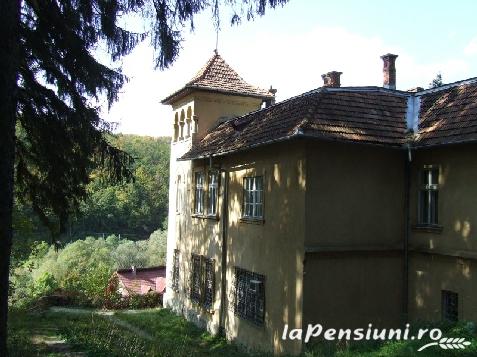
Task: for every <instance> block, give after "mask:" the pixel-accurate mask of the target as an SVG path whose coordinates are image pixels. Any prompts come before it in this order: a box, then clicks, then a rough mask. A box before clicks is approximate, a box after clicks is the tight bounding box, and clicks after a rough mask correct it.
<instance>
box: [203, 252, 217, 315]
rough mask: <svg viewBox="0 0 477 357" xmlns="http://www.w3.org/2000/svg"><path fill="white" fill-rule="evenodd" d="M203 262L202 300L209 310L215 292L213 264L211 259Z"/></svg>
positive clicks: (205, 259)
mask: <svg viewBox="0 0 477 357" xmlns="http://www.w3.org/2000/svg"><path fill="white" fill-rule="evenodd" d="M203 262H204V299H203V305H204V307H205V308H207V309H211V308H212V305H213V303H214V292H215V262H214V260H213V259H210V258H205V257H204V259H203Z"/></svg>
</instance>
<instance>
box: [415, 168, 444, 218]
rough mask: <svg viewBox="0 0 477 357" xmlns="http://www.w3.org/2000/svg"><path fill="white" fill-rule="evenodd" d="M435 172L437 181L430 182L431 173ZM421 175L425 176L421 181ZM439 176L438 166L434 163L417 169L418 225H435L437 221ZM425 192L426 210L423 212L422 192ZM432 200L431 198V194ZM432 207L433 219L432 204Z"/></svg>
mask: <svg viewBox="0 0 477 357" xmlns="http://www.w3.org/2000/svg"><path fill="white" fill-rule="evenodd" d="M433 172H437V182H436V183H433V182H432V173H433ZM423 175H427V176H426V181H425V182H424V183H423V182H422V178H423ZM439 176H440V168H439V166H436V165H425V166H424V167H423V168H422V170H420V171H419V180H418V183H419V193H418V222H419V224H420V225H427V226H433V225H434V226H435V225H438V222H439ZM423 193H424V194H425V197H426V199H427V208H428V209H427V212H425V215H424V214H423V209H424V208H423V201H422V196H423V195H422V194H423ZM433 195H434V196H435V197H434V200H433V199H432V196H433ZM433 205H434V206H435V207H434V212H435V219H433V217H432V206H433Z"/></svg>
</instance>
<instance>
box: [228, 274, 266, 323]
mask: <svg viewBox="0 0 477 357" xmlns="http://www.w3.org/2000/svg"><path fill="white" fill-rule="evenodd" d="M234 289H235V291H234V299H235V301H234V313H235V315H237V316H240V317H241V318H243V319H246V320H249V321H251V322H253V323H254V324H256V325H258V326H262V325H263V323H264V321H265V276H263V275H261V274H257V273H252V272H250V271H247V270H245V269H241V268H238V267H235V286H234Z"/></svg>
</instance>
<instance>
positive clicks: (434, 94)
mask: <svg viewBox="0 0 477 357" xmlns="http://www.w3.org/2000/svg"><path fill="white" fill-rule="evenodd" d="M470 141H477V83H476V82H475V81H474V82H467V83H464V84H462V85H457V86H450V87H447V88H444V89H443V90H437V91H429V93H425V94H423V95H422V96H421V108H420V115H419V130H418V135H417V140H416V145H417V146H430V145H442V144H452V143H462V142H470Z"/></svg>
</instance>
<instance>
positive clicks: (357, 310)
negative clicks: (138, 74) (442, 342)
mask: <svg viewBox="0 0 477 357" xmlns="http://www.w3.org/2000/svg"><path fill="white" fill-rule="evenodd" d="M396 57H397V56H396V55H392V54H387V55H384V56H382V59H383V63H384V65H383V74H384V79H383V86H382V87H373V86H364V87H341V86H340V75H341V73H340V72H336V71H333V72H328V73H326V74H324V75H323V76H322V78H323V80H324V83H323V85H321V86H320V87H319V88H317V89H314V90H311V91H309V92H306V93H303V94H301V95H298V96H296V97H293V98H290V99H288V100H284V101H282V102H279V103H275V100H274V94H275V90H274V89H270V90H268V91H267V90H262V89H259V88H256V87H253V86H251V85H249V84H248V83H246V82H245V81H244V80H243V79H242V78H241V77H240V76H239V75H238V74H237V73H236V72H235V71H234V70H233V69H232V68H231V67H230V66H229V65H228V64H227V63H226V62H225V61H224V60H223V58H222V57H221V56H220V55H219V54H218V53H214V55H213V56H212V58H210V60H209V61H208V62H207V64H206V65H205V66H204V67H203V68H202V69H201V70H200V71H199V72H198V74H197V75H196V76H195V77H194V78H192V80H191V81H190V82H188V83H187V84H186V85H185V86H184V87H183V88H181V89H180V90H178V91H176V92H174V93H173V94H172V95H170V96H168V97H167V98H165V99H164V100H163V101H162V103H164V104H169V105H171V106H172V108H173V111H174V115H173V118H171V119H170V123H171V125H173V127H174V136H173V138H172V145H171V164H170V192H169V200H170V201H169V210H170V211H169V222H168V224H169V225H168V226H169V233H168V242H167V247H168V248H167V249H168V252H167V281H168V288H167V291H166V294H165V297H164V300H165V305H166V306H168V307H170V308H172V309H174V310H175V311H177V312H178V313H180V314H183V315H184V316H186V317H187V318H188V319H189V320H191V321H194V322H195V323H197V324H198V325H201V326H204V327H206V328H207V329H208V330H209V331H211V332H214V333H216V332H218V331H223V332H224V333H225V334H226V336H227V338H228V339H230V340H235V341H236V342H238V343H240V344H243V345H245V346H247V347H250V348H252V349H260V350H268V351H273V352H274V353H276V354H280V353H291V354H298V353H299V352H300V351H301V348H302V344H301V341H298V340H292V341H291V340H282V338H281V336H282V331H283V329H284V326H285V325H288V327H289V329H292V328H302V327H306V326H307V324H309V323H313V324H317V323H320V324H322V325H323V326H325V327H336V328H352V327H366V326H368V323H372V324H373V325H374V326H381V327H395V328H396V327H400V326H402V324H404V323H405V322H407V321H414V320H418V319H424V320H440V319H442V318H445V319H451V320H456V319H459V320H477V308H476V306H477V261H476V259H477V238H476V234H477V183H476V182H477V180H476V178H477V155H476V154H477V150H476V149H477V146H476V140H477V78H472V79H468V80H464V81H460V82H457V83H452V84H447V85H443V86H441V87H438V88H433V89H427V90H423V89H422V88H416V89H413V90H410V91H402V90H397V89H396V66H395V61H396Z"/></svg>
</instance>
